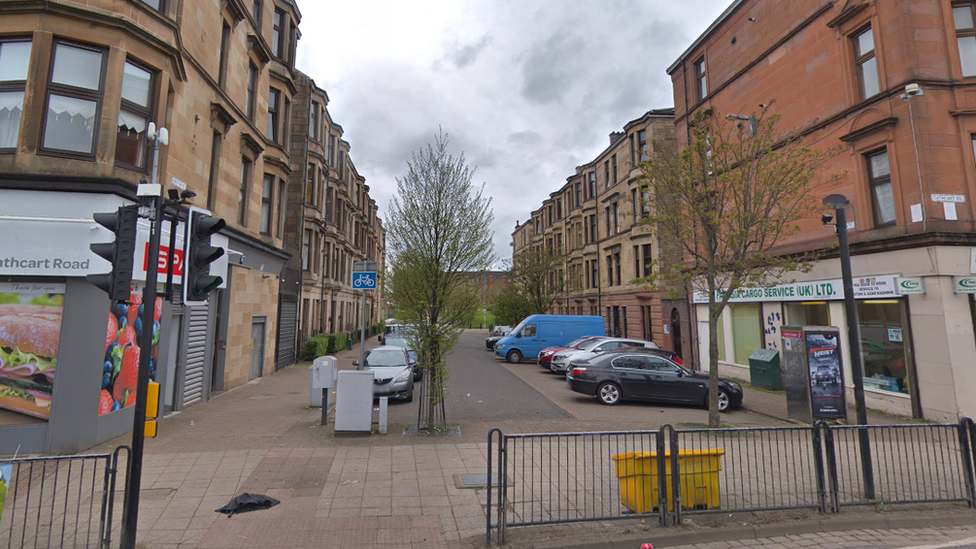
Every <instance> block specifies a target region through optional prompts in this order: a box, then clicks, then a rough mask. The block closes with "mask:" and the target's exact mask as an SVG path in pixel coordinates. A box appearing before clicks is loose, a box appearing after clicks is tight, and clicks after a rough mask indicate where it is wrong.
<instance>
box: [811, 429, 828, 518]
mask: <svg viewBox="0 0 976 549" xmlns="http://www.w3.org/2000/svg"><path fill="white" fill-rule="evenodd" d="M825 425H826V422H824V420H822V419H821V420H818V421H817V422H816V423H814V424H813V427H812V428H811V430H812V433H813V464H814V466H815V468H816V471H817V500H818V501H819V502H820V509H819V511H820V512H821V513H826V512H827V480H826V479H825V478H824V455H823V427H824V426H825Z"/></svg>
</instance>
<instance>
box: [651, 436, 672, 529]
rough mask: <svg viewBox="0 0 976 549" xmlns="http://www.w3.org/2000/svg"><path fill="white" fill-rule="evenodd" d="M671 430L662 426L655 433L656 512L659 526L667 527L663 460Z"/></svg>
mask: <svg viewBox="0 0 976 549" xmlns="http://www.w3.org/2000/svg"><path fill="white" fill-rule="evenodd" d="M672 430H673V429H672V428H671V426H670V425H667V424H664V425H662V426H661V428H660V429H659V430H658V432H657V440H656V443H657V459H656V460H655V465H656V466H657V512H658V513H660V515H661V516H660V517H659V520H660V522H661V526H667V525H668V492H667V490H668V484H667V479H666V478H665V477H666V475H667V472H666V471H667V464H666V463H665V460H666V459H667V448H668V445H667V440H668V437H669V436H670V435H669V433H670V432H671V431H672Z"/></svg>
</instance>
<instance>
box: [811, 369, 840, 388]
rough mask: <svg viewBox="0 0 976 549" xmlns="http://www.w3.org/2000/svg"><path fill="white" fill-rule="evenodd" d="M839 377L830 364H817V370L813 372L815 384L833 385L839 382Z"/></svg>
mask: <svg viewBox="0 0 976 549" xmlns="http://www.w3.org/2000/svg"><path fill="white" fill-rule="evenodd" d="M838 382H839V379H838V376H837V373H836V371H835V370H834V369H833V368H831V367H830V366H826V365H823V366H817V371H816V372H814V373H813V384H814V385H827V384H830V385H833V384H835V383H838Z"/></svg>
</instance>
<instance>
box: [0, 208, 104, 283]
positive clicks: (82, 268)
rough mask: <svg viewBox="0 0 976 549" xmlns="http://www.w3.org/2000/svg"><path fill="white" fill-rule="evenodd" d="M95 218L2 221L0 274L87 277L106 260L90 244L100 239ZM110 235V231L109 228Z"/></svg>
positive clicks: (0, 222)
mask: <svg viewBox="0 0 976 549" xmlns="http://www.w3.org/2000/svg"><path fill="white" fill-rule="evenodd" d="M91 226H95V227H97V225H95V223H94V222H93V221H92V220H91V219H87V220H85V219H54V218H52V219H50V220H36V219H30V220H25V219H16V220H14V219H0V234H2V235H4V237H3V238H0V275H13V276H85V275H86V274H88V273H89V272H102V270H101V269H100V267H101V265H99V269H93V263H95V262H94V261H93V259H94V260H97V261H104V260H102V259H101V258H100V257H98V256H97V255H95V254H94V253H92V251H91V250H89V249H88V245H89V244H91V243H93V242H101V240H99V232H98V231H93V230H89V227H91ZM105 232H106V233H107V232H108V230H107V229H106V230H105Z"/></svg>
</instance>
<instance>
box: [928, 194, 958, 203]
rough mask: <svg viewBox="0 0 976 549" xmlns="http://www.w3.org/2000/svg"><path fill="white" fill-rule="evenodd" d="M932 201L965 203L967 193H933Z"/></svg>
mask: <svg viewBox="0 0 976 549" xmlns="http://www.w3.org/2000/svg"><path fill="white" fill-rule="evenodd" d="M932 202H954V203H956V204H963V203H965V202H966V195H964V194H933V195H932Z"/></svg>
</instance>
